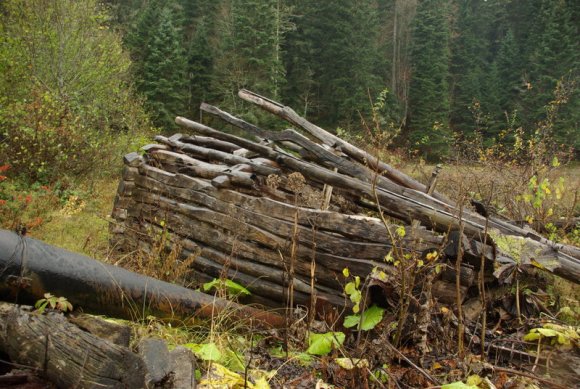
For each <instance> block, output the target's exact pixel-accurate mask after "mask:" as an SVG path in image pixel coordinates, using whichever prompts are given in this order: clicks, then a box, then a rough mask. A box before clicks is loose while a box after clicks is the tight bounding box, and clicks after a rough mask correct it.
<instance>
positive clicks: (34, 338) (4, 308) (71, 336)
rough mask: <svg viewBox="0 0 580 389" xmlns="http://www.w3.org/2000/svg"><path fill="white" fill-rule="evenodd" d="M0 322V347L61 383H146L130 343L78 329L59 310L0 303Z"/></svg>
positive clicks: (136, 385)
mask: <svg viewBox="0 0 580 389" xmlns="http://www.w3.org/2000/svg"><path fill="white" fill-rule="evenodd" d="M0 327H1V331H0V350H2V351H3V352H4V353H6V354H7V355H8V356H9V357H10V359H11V360H13V361H18V363H20V364H25V365H28V366H30V367H32V368H36V369H38V370H39V371H40V372H42V373H43V375H45V376H46V377H47V378H48V379H49V380H50V381H52V382H54V383H55V384H56V385H58V386H59V387H61V388H73V387H74V388H102V387H106V388H119V389H121V388H143V387H145V383H144V381H143V377H144V375H145V367H144V365H143V362H142V361H141V359H140V358H139V357H138V356H137V355H135V354H133V353H132V352H131V350H130V349H129V348H127V347H122V346H119V345H116V344H113V343H112V342H109V341H106V340H103V339H100V338H98V337H96V336H94V335H91V334H90V333H88V332H85V331H83V330H81V329H79V328H78V327H76V326H75V325H73V324H70V323H69V322H68V321H67V320H66V318H65V317H64V316H63V315H62V314H60V313H49V314H47V315H39V314H35V313H33V312H30V311H27V310H25V309H23V308H20V307H19V306H17V305H12V304H7V303H1V304H0Z"/></svg>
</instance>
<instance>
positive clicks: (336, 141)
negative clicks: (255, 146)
mask: <svg viewBox="0 0 580 389" xmlns="http://www.w3.org/2000/svg"><path fill="white" fill-rule="evenodd" d="M238 96H240V97H241V98H242V99H243V100H246V101H249V102H251V103H254V104H256V105H257V106H259V107H260V108H262V109H264V110H266V111H268V112H271V113H273V114H275V115H277V116H279V117H281V118H282V119H284V120H287V121H288V122H290V123H292V124H295V125H297V126H298V127H300V128H302V129H303V130H305V131H307V132H308V133H309V134H311V135H312V136H314V137H316V138H317V139H319V140H320V141H321V142H323V143H325V144H326V145H328V146H330V147H338V148H340V149H341V150H342V151H343V152H345V153H346V154H348V155H349V156H351V157H352V158H354V159H356V160H357V161H359V162H360V163H364V164H367V163H368V164H369V165H370V166H371V168H372V169H375V170H378V171H379V172H380V173H381V174H384V175H385V176H387V177H388V178H389V179H391V180H392V181H394V182H397V183H399V184H400V185H403V186H405V187H406V188H411V189H415V190H417V191H420V192H426V191H427V190H426V187H425V185H423V184H421V183H420V182H418V181H416V180H414V179H412V178H411V177H409V176H407V175H405V174H403V173H401V172H400V171H398V170H396V169H394V168H393V167H392V166H390V165H388V164H386V163H384V162H382V161H380V160H379V159H378V158H377V157H376V156H374V155H371V154H369V153H367V152H366V151H364V150H361V149H359V148H358V147H356V146H354V145H352V144H350V143H348V142H346V141H344V140H343V139H340V138H339V137H337V136H336V135H333V134H331V133H329V132H327V131H325V130H324V129H322V128H320V127H318V126H316V125H315V124H313V123H310V122H309V121H308V120H306V119H304V118H303V117H301V116H300V115H298V114H297V113H296V112H295V111H294V110H293V109H292V108H290V107H286V106H283V105H282V104H280V103H277V102H275V101H273V100H269V99H267V98H265V97H263V96H260V95H258V94H256V93H253V92H251V91H248V90H246V89H242V90H240V91H239V93H238ZM437 196H438V197H439V198H440V199H441V200H443V201H446V198H445V197H444V196H442V195H437ZM446 202H447V201H446Z"/></svg>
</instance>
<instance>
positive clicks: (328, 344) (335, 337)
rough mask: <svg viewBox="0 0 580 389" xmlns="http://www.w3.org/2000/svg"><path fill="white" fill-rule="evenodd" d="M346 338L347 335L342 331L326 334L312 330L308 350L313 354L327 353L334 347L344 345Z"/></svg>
mask: <svg viewBox="0 0 580 389" xmlns="http://www.w3.org/2000/svg"><path fill="white" fill-rule="evenodd" d="M344 339H345V335H344V333H342V332H325V333H324V334H315V333H313V332H311V333H310V335H309V336H308V345H309V346H308V350H306V352H307V353H308V354H312V355H327V354H328V353H330V352H331V351H332V349H333V348H336V347H339V346H340V345H342V344H343V343H344Z"/></svg>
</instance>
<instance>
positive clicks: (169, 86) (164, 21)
mask: <svg viewBox="0 0 580 389" xmlns="http://www.w3.org/2000/svg"><path fill="white" fill-rule="evenodd" d="M173 15H174V12H173V10H172V9H171V8H170V7H169V6H167V5H166V6H165V7H162V8H161V9H160V11H159V18H158V24H157V25H156V27H155V28H152V37H151V39H150V40H149V41H148V45H147V46H146V47H144V51H145V52H146V53H147V56H146V57H145V58H143V62H142V68H143V71H142V74H141V82H140V83H139V84H138V85H139V88H140V90H141V92H142V93H143V94H144V95H145V97H146V99H147V105H148V106H149V107H150V109H151V110H152V112H153V122H154V123H155V124H156V125H158V126H162V127H165V128H172V127H174V118H175V116H176V115H180V114H183V112H184V110H185V100H186V91H187V88H186V86H187V83H186V82H187V79H186V73H185V71H186V61H185V55H184V50H183V42H182V34H181V30H180V28H179V26H177V25H176V22H175V19H174V16H173Z"/></svg>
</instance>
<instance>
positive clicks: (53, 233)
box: [29, 177, 118, 259]
mask: <svg viewBox="0 0 580 389" xmlns="http://www.w3.org/2000/svg"><path fill="white" fill-rule="evenodd" d="M117 185H118V179H117V177H115V178H112V179H110V180H106V181H98V182H96V183H94V184H92V185H90V186H89V185H86V184H84V185H81V186H80V187H79V188H78V189H77V190H76V191H75V194H74V196H76V197H78V199H77V200H76V201H74V200H75V199H74V198H73V199H71V198H70V197H69V200H68V201H67V202H66V203H65V204H64V207H63V208H61V209H56V210H53V211H52V212H50V213H49V214H48V215H46V218H45V219H46V221H45V222H44V223H42V224H41V225H40V226H38V227H36V228H35V229H33V230H31V231H30V233H29V236H30V237H33V238H36V239H39V240H42V241H44V242H46V243H49V244H52V245H54V246H57V247H61V248H64V249H67V250H70V251H74V252H77V253H83V254H85V255H88V256H91V257H93V258H97V259H103V258H105V257H106V256H107V254H108V240H109V235H108V234H109V233H108V229H109V220H110V214H111V210H112V208H113V200H114V198H115V194H116V190H117Z"/></svg>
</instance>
